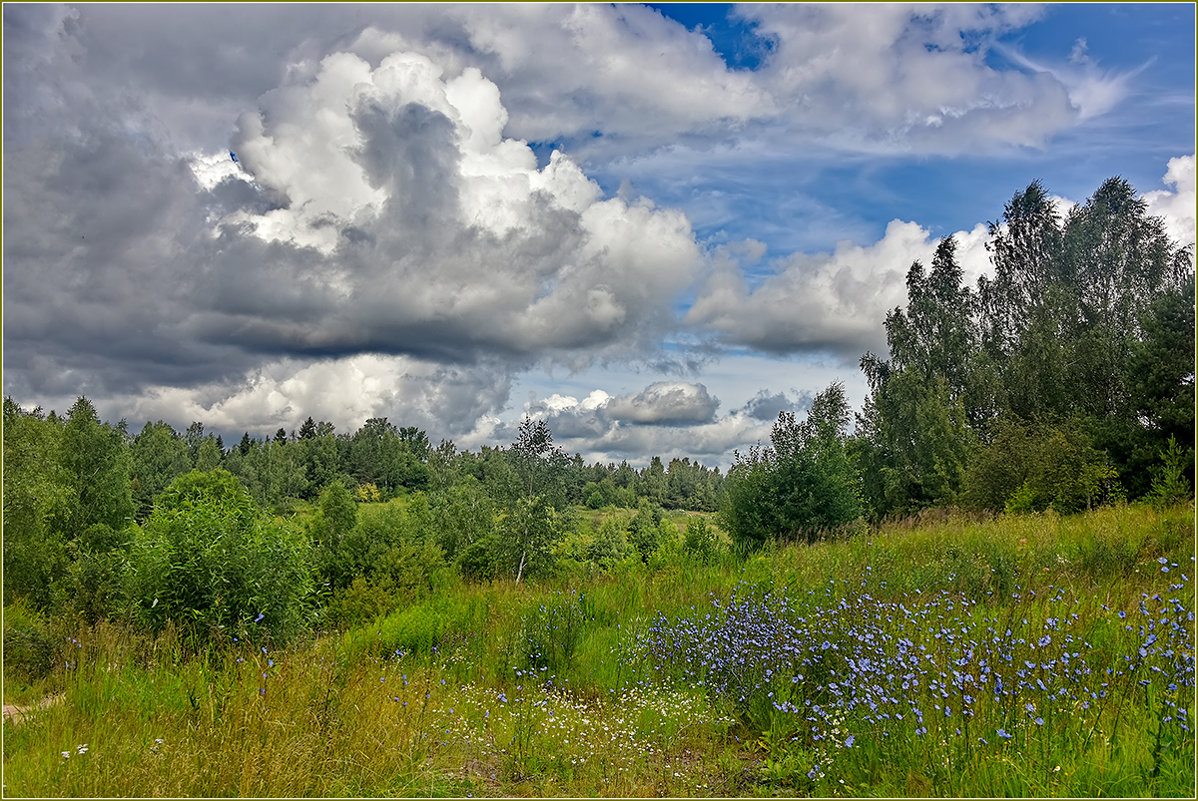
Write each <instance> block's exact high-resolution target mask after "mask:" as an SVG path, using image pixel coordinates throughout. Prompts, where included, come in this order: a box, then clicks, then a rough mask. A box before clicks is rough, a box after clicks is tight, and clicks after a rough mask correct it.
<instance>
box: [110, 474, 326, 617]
mask: <svg viewBox="0 0 1198 801" xmlns="http://www.w3.org/2000/svg"><path fill="white" fill-rule="evenodd" d="M309 560H310V546H309V543H308V541H307V538H306V537H304V536H303V534H302V533H301V532H299V531H298V530H297V529H296V528H295V527H294V526H292V525H291V524H289V523H287V522H285V521H281V520H275V519H272V518H270V517H268V516H266V515H264V514H263V513H262V512H260V511H259V510H258V508H257V506H256V505H255V504H254V502H253V500H252V499H251V498H250V496H249V494H248V493H246V491H245V490H244V489H243V488H242V487H241V485H240V483H239V482H238V481H237V479H236V478H235V477H234V476H233V475H231V474H230V473H228V472H227V471H225V470H220V469H217V470H213V471H211V472H209V473H200V472H198V471H193V472H191V473H188V474H186V475H184V476H181V477H180V478H178V479H176V480H175V481H174V482H172V483H171V485H170V486H169V487H167V489H166V491H165V492H163V494H162V496H161V497H160V498H159V502H158V504H157V505H156V506H155V508H154V512H153V513H152V514H151V515H150V517H149V518H148V519H147V520H146V522H145V525H144V526H143V527H142V528H141V529H140V531H139V532H138V534H137V537H136V540H135V541H134V544H133V550H132V554H131V593H132V599H133V602H134V604H135V607H136V616H137V619H138V620H140V621H142V622H143V623H145V624H146V625H148V626H149V627H150V628H152V629H154V630H156V631H157V630H161V629H162V628H163V627H164V626H165V625H166V624H167V623H168V622H171V623H173V624H175V625H176V626H182V627H185V628H187V629H189V630H190V631H192V632H193V633H194V634H196V635H198V636H199V637H201V638H203V637H207V636H209V635H210V634H212V633H214V632H226V633H228V634H232V633H235V632H237V631H239V630H240V629H241V628H243V627H251V628H252V629H253V630H256V631H262V632H269V633H270V634H271V636H273V637H275V638H277V639H286V638H288V637H290V636H293V635H295V634H297V633H298V632H299V631H300V630H301V629H302V628H303V626H304V624H305V622H306V611H305V604H306V603H307V601H308V596H309V594H310V591H311V586H312V585H311V577H310V575H311V574H310V570H311V566H310V561H309Z"/></svg>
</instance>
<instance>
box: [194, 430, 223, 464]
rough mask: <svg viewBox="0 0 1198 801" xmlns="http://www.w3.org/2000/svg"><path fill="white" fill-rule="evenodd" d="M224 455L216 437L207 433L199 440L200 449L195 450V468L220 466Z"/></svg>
mask: <svg viewBox="0 0 1198 801" xmlns="http://www.w3.org/2000/svg"><path fill="white" fill-rule="evenodd" d="M224 455H225V454H224V450H223V449H222V448H221V446H220V443H219V442H218V441H217V438H216V437H215V436H214V435H212V434H209V435H208V436H206V437H204V439H203V441H202V442H200V449H199V450H198V451H196V463H195V465H196V470H215V469H216V468H218V467H220V463H221V460H222V459H223V458H224Z"/></svg>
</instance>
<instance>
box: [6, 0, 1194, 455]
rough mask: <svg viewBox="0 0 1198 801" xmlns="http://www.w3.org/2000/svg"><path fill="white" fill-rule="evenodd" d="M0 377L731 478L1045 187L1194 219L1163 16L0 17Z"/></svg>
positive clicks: (1185, 132)
mask: <svg viewBox="0 0 1198 801" xmlns="http://www.w3.org/2000/svg"><path fill="white" fill-rule="evenodd" d="M3 15H4V23H3V24H4V36H3V45H4V52H3V59H4V63H3V66H4V72H3V92H4V96H3V132H4V133H3V148H4V172H3V368H4V370H3V385H4V392H5V394H6V395H11V396H12V397H13V398H14V399H15V400H16V401H17V402H19V403H21V404H22V405H23V406H24V407H25V408H32V407H34V406H39V405H40V406H42V407H43V408H44V409H56V410H58V411H59V412H62V411H64V410H65V409H67V408H68V407H69V406H70V405H71V403H72V402H73V401H74V399H75V398H76V397H77V396H79V395H81V394H82V395H86V396H87V397H88V398H89V399H91V400H92V402H93V403H94V404H95V405H96V408H97V410H98V412H99V413H100V415H101V417H102V418H103V419H105V420H109V421H116V420H118V419H122V418H123V419H125V420H127V421H128V424H129V427H130V430H131V431H132V432H134V433H135V432H136V431H139V430H140V429H141V427H142V425H144V424H145V423H146V422H147V421H157V420H164V421H166V422H168V423H170V424H171V425H173V426H174V427H175V428H176V429H177V430H180V431H182V430H183V429H185V428H186V427H187V426H188V424H189V423H191V422H192V421H199V422H202V423H204V424H205V426H206V428H207V430H209V431H213V432H217V433H221V434H222V435H223V436H224V439H225V441H226V442H230V441H236V440H237V439H239V438H240V436H241V434H242V432H249V433H250V434H251V435H252V436H259V437H260V436H269V435H273V433H274V432H275V431H276V430H277V429H278V428H280V427H281V428H284V429H286V430H287V431H293V430H296V429H298V427H299V425H300V424H301V423H302V422H303V421H304V419H306V418H307V417H309V416H311V417H312V418H314V419H315V420H318V421H319V420H327V421H329V422H332V423H333V424H334V425H335V426H336V427H337V429H336V430H337V431H338V432H342V433H348V432H353V431H355V430H356V429H357V428H359V427H360V426H361V425H362V423H363V422H364V421H365V420H366V419H368V418H371V417H386V418H388V419H389V420H390V421H391V422H393V423H395V424H396V425H401V426H405V425H415V426H419V427H421V428H423V429H425V431H426V432H427V433H428V435H429V438H430V440H431V441H432V442H434V443H435V442H438V441H440V440H441V439H448V440H451V441H453V442H454V443H455V444H456V445H457V446H458V447H459V448H469V449H477V448H478V447H480V446H482V445H501V446H502V445H507V444H509V443H511V442H512V441H513V440H514V438H515V431H516V428H517V426H518V424H519V422H520V420H521V419H522V418H523V417H524V416H525V415H531V416H533V417H535V418H538V419H544V420H546V421H547V422H548V423H549V425H550V429H551V431H552V432H553V435H554V439H555V442H556V444H558V445H559V446H561V447H563V448H564V449H565V450H566V451H567V452H568V453H571V454H573V453H579V454H581V455H582V456H583V458H584V459H586V460H587V461H588V462H592V461H603V462H609V461H611V462H617V463H618V462H619V461H621V460H628V461H629V463H630V464H633V465H637V466H639V465H644V464H646V463H647V462H648V461H649V459H650V458H651V457H652V456H654V455H660V456H662V457H663V459H665V460H666V461H668V460H669V459H671V458H674V457H683V458H690V459H693V460H696V461H699V462H701V463H703V464H707V465H713V466H720V467H723V468H726V467H727V466H728V465H729V464H731V462H732V460H733V458H734V457H733V454H734V452H735V451H736V450H737V449H739V450H741V451H744V450H745V449H746V448H747V446H749V445H751V444H753V443H755V442H758V441H767V440H768V437H769V431H770V427H771V425H772V423H773V421H774V420H775V419H776V418H777V415H778V413H779V412H780V411H793V412H796V413H798V414H800V416H801V415H802V413H803V412H804V411H805V410H806V409H807V408H808V407H809V405H810V402H811V400H812V398H813V397H815V395H817V394H818V393H819V392H821V391H823V390H824V389H826V388H827V387H828V386H829V385H830V384H831V383H833V382H841V383H843V384H844V386H845V389H846V393H847V395H848V397H849V400H850V402H851V403H852V404H853V405H854V408H856V409H858V410H859V409H860V407H861V404H862V403H863V402H864V400H865V397H866V393H867V388H866V384H865V381H864V378H863V376H862V374H861V371H860V369H859V360H860V357H861V355H862V354H863V353H865V352H867V351H872V352H875V353H879V354H883V355H884V354H885V353H886V340H885V334H884V330H883V326H882V323H883V320H884V319H885V316H886V312H887V311H888V310H889V309H892V308H894V307H896V306H901V305H904V304H905V302H906V298H905V292H904V279H905V276H906V273H907V270H908V268H909V267H910V266H911V264H912V263H913V262H914V261H917V260H918V261H921V262H923V263H925V264H927V263H929V262H930V259H931V254H932V252H933V250H934V249H935V246H936V244H937V242H938V241H939V239H940V238H941V237H944V236H950V235H951V236H954V237H956V239H957V242H958V257H959V260H960V262H961V264H962V266H963V268H964V270H965V273H966V276H967V278H968V279H969V280H970V282H971V283H972V282H973V281H974V280H976V278H977V277H978V276H980V275H982V274H985V273H986V272H987V271H988V270H989V269H990V265H989V262H988V259H987V256H986V251H985V239H986V224H987V222H989V221H993V220H997V219H999V218H1000V217H1001V215H1002V211H1003V206H1004V204H1005V203H1006V202H1007V201H1008V200H1010V198H1011V197H1012V195H1014V194H1015V193H1016V192H1017V191H1020V190H1022V189H1023V188H1025V187H1026V186H1027V185H1028V184H1029V183H1031V182H1032V181H1033V180H1040V181H1041V182H1042V183H1043V184H1044V185H1045V187H1046V188H1047V189H1048V190H1049V192H1050V193H1051V194H1052V195H1053V196H1054V197H1055V198H1056V199H1057V202H1058V203H1059V204H1060V207H1061V208H1062V210H1066V209H1068V208H1069V207H1070V205H1071V204H1075V203H1084V202H1085V200H1086V198H1087V197H1088V196H1089V195H1090V194H1091V193H1093V192H1094V191H1095V190H1096V189H1097V188H1098V187H1099V185H1100V184H1101V183H1102V182H1103V181H1104V180H1105V179H1107V178H1109V177H1112V176H1116V175H1118V176H1122V177H1123V178H1126V179H1127V180H1128V181H1130V182H1131V184H1132V185H1133V186H1134V187H1135V188H1136V189H1137V191H1139V192H1140V193H1141V194H1142V195H1143V196H1144V197H1145V199H1146V200H1147V201H1148V203H1149V208H1150V211H1151V212H1152V213H1154V214H1159V215H1161V216H1162V217H1163V218H1164V219H1165V221H1166V224H1167V225H1168V230H1169V231H1170V233H1171V234H1172V235H1173V236H1174V237H1175V238H1176V239H1177V241H1178V242H1179V243H1180V244H1187V243H1192V242H1193V241H1194V238H1195V236H1194V230H1195V222H1194V218H1195V194H1194V193H1195V178H1194V151H1195V147H1194V136H1195V134H1194V119H1195V79H1194V63H1195V53H1194V42H1195V18H1194V15H1195V9H1194V5H1193V4H1191V3H1178V4H1150V3H1129V4H1080V3H1065V4H1047V5H1030V4H993V5H974V4H949V5H943V6H937V5H913V6H912V5H899V4H885V3H870V4H864V5H852V4H843V3H832V4H786V5H776V6H769V5H762V6H759V5H747V4H731V5H720V4H696V5H687V4H669V3H667V4H656V5H641V4H617V5H600V4H580V5H567V4H556V3H555V4H537V3H517V4H499V3H488V4H483V5H467V4H460V5H459V4H429V5H422V4H411V3H403V4H363V5H353V4H345V3H335V4H316V3H303V4H295V5H290V4H261V5H258V4H196V5H186V4H178V3H164V4H143V3H136V4H112V5H109V4H92V3H87V4H80V5H77V6H72V5H58V4H40V3H35V4H20V3H5V4H4V7H3Z"/></svg>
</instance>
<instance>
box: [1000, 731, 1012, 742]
mask: <svg viewBox="0 0 1198 801" xmlns="http://www.w3.org/2000/svg"><path fill="white" fill-rule="evenodd" d="M998 736H999V737H1001V738H1002V739H1004V740H1009V739H1011V735H1009V734H1007V730H1006V729H999V730H998Z"/></svg>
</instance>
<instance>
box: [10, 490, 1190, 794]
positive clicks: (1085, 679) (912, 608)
mask: <svg viewBox="0 0 1198 801" xmlns="http://www.w3.org/2000/svg"><path fill="white" fill-rule="evenodd" d="M1193 520H1194V518H1193V510H1192V509H1191V508H1175V509H1171V510H1166V511H1158V510H1152V509H1148V508H1136V507H1120V508H1113V509H1103V510H1100V511H1098V512H1094V513H1089V514H1086V515H1079V516H1076V517H1067V518H1061V517H1057V516H1055V515H1051V514H1049V515H1029V516H1021V517H1010V518H999V519H998V520H993V521H988V522H977V521H968V520H962V519H956V518H951V517H947V518H944V519H941V520H937V521H925V522H924V523H923V524H919V525H894V526H890V527H884V528H883V529H881V530H876V531H871V532H862V533H860V534H856V535H853V537H851V538H849V539H846V540H840V541H833V542H819V543H816V544H813V545H802V546H786V547H781V546H779V547H774V548H770V549H767V550H766V551H765V552H762V553H760V554H757V555H754V556H751V557H748V558H745V559H736V558H732V557H729V558H727V559H725V560H724V561H722V562H717V563H715V564H710V563H698V562H696V563H689V562H686V561H682V562H678V563H672V564H667V565H658V566H649V565H640V566H634V567H632V568H629V569H628V571H627V572H626V573H625V574H622V575H617V576H610V575H604V574H595V575H591V576H579V575H574V576H571V577H570V578H565V577H561V578H559V579H555V580H552V581H549V582H546V583H541V584H536V585H533V586H528V585H526V584H513V583H510V582H496V583H492V584H460V585H456V586H454V587H452V588H451V590H450V591H449V592H448V593H446V594H445V595H444V596H443V597H438V598H436V599H430V600H429V601H428V602H426V603H425V604H424V605H422V606H419V607H409V608H407V609H401V610H396V611H395V612H393V613H391V614H390V615H386V616H383V617H381V618H379V619H378V620H377V621H375V623H374V624H373V625H371V626H369V627H363V628H361V629H355V630H351V631H347V632H342V633H339V634H332V633H328V634H325V635H322V636H319V637H316V638H313V639H309V640H307V641H302V642H296V643H293V644H291V645H289V646H288V647H286V648H280V649H275V648H274V647H273V646H272V645H271V643H269V642H250V641H247V640H246V639H244V638H230V639H229V640H227V641H223V642H218V643H215V644H210V645H207V646H205V647H204V648H203V649H201V650H198V651H197V650H196V649H194V648H191V647H189V645H188V644H187V643H186V642H182V641H180V639H179V637H178V636H176V635H174V634H172V632H171V631H170V630H168V631H167V632H166V633H164V634H162V635H160V636H158V637H156V638H152V639H151V638H148V637H146V636H144V635H139V634H134V633H132V632H131V631H129V630H126V629H123V628H121V627H118V626H112V625H108V624H100V625H97V626H95V627H79V628H77V629H76V630H72V631H71V632H69V633H66V632H64V633H63V638H64V642H65V638H66V637H70V638H71V641H70V642H69V643H66V644H67V645H69V646H70V647H69V648H64V649H62V650H61V652H62V653H65V654H68V655H69V658H66V659H62V660H61V664H60V665H59V666H58V667H57V668H56V669H55V671H54V672H53V673H52V675H51V676H50V677H49V678H47V679H46V680H45V682H44V684H43V685H40V686H36V687H16V686H12V687H10V686H8V683H7V682H6V700H7V699H8V697H9V695H10V694H12V693H15V692H17V691H20V693H21V696H22V697H33V696H36V695H39V694H41V695H50V694H53V693H61V694H62V695H63V702H62V703H57V704H54V705H49V706H45V707H42V708H37V709H35V710H31V711H30V712H29V713H28V714H27V715H25V716H23V717H22V719H21V720H19V721H6V722H5V724H4V726H5V731H4V735H5V736H4V784H5V786H4V791H5V795H6V796H14V797H15V796H36V797H72V796H74V797H78V796H118V797H120V796H162V797H168V796H170V797H178V796H234V795H236V796H355V797H356V796H454V797H458V796H460V797H468V796H475V797H482V796H607V797H615V796H665V797H694V796H698V797H702V796H716V797H718V796H762V795H786V796H815V797H827V796H882V797H886V796H896V795H898V796H981V797H988V796H1033V797H1044V796H1061V797H1069V796H1098V795H1109V796H1149V797H1161V796H1170V797H1192V796H1193V795H1194V792H1195V786H1194V731H1193V728H1194V727H1193V721H1192V717H1193V714H1194V649H1193V642H1194V637H1193V634H1194V617H1193V610H1194V592H1195V591H1194V586H1195V585H1194V580H1193V575H1194V569H1195V565H1194V547H1193V544H1194V542H1193V526H1194V522H1193Z"/></svg>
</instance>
